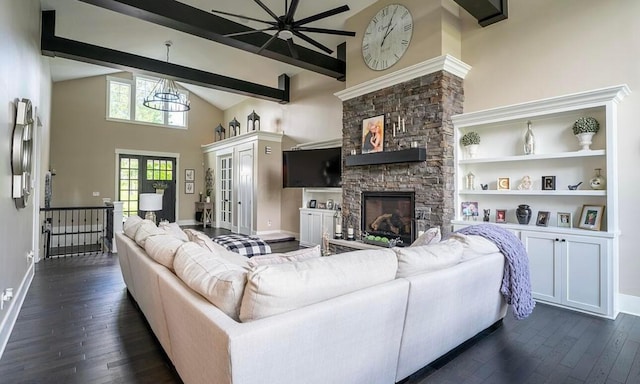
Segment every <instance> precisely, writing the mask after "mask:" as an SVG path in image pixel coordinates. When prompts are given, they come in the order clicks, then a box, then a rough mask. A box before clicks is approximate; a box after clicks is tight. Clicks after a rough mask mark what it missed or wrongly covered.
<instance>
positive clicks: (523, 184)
mask: <svg viewBox="0 0 640 384" xmlns="http://www.w3.org/2000/svg"><path fill="white" fill-rule="evenodd" d="M531 188H533V182H532V181H531V177H529V176H524V177H523V178H522V180H521V181H520V184H519V185H518V189H519V190H521V191H523V190H525V191H528V190H531Z"/></svg>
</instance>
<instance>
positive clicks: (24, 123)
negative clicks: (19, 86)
mask: <svg viewBox="0 0 640 384" xmlns="http://www.w3.org/2000/svg"><path fill="white" fill-rule="evenodd" d="M32 130H33V110H32V106H31V100H29V99H22V100H21V101H18V104H17V108H16V123H15V127H14V129H13V138H12V143H11V171H12V173H13V193H12V195H13V200H14V201H15V204H16V207H17V208H24V207H26V205H27V202H28V201H29V195H31V155H32V153H31V150H32V146H31V133H32Z"/></svg>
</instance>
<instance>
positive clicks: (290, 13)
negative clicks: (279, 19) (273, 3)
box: [284, 0, 300, 23]
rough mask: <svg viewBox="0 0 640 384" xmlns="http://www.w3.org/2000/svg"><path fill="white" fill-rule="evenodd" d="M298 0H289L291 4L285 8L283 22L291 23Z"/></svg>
mask: <svg viewBox="0 0 640 384" xmlns="http://www.w3.org/2000/svg"><path fill="white" fill-rule="evenodd" d="M299 2H300V1H299V0H291V5H289V9H287V15H286V16H285V18H284V20H285V21H284V22H285V23H291V22H292V21H293V15H294V14H295V13H296V8H298V3H299Z"/></svg>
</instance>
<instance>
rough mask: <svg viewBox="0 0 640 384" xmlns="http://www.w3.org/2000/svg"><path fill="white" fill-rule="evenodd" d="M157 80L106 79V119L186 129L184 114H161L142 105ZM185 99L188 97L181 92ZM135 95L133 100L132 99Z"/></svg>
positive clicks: (136, 77) (185, 93)
mask: <svg viewBox="0 0 640 384" xmlns="http://www.w3.org/2000/svg"><path fill="white" fill-rule="evenodd" d="M158 81H159V79H157V78H152V77H143V76H135V81H134V82H132V81H130V80H127V79H121V78H117V77H111V76H109V77H107V85H108V86H107V103H108V105H107V119H116V120H129V121H135V122H139V123H142V124H151V125H159V126H163V127H171V128H186V127H187V116H188V114H187V113H185V112H163V111H158V110H155V109H151V108H148V107H145V106H144V105H143V104H142V103H143V102H144V99H145V98H146V97H147V96H149V94H150V93H151V91H152V90H153V88H154V87H155V86H156V84H157V83H158ZM183 94H184V96H185V98H188V97H189V94H188V93H187V92H183ZM132 95H135V98H134V97H132Z"/></svg>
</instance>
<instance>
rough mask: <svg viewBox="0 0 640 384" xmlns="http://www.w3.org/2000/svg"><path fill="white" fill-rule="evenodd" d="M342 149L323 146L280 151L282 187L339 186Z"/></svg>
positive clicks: (340, 183) (340, 181)
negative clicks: (321, 147)
mask: <svg viewBox="0 0 640 384" xmlns="http://www.w3.org/2000/svg"><path fill="white" fill-rule="evenodd" d="M341 185H342V149H341V148H340V147H335V148H323V149H306V150H297V151H284V152H282V187H283V188H319V187H340V186H341Z"/></svg>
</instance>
